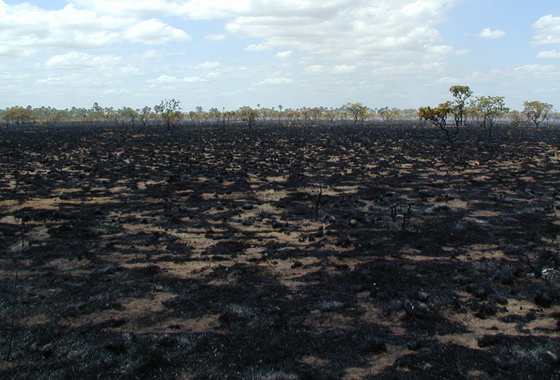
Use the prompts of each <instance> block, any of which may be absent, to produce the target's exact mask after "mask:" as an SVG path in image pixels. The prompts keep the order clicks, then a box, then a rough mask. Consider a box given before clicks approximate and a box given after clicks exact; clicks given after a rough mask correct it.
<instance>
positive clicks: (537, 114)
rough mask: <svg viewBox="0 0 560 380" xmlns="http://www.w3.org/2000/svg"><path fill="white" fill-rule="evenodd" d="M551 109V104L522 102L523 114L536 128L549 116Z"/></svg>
mask: <svg viewBox="0 0 560 380" xmlns="http://www.w3.org/2000/svg"><path fill="white" fill-rule="evenodd" d="M552 108H553V106H552V104H548V103H544V102H539V101H537V100H535V101H525V102H523V114H524V115H525V116H526V117H527V119H529V120H531V121H532V122H533V123H534V124H535V127H536V128H538V127H539V124H540V123H542V122H543V121H545V120H546V119H547V118H548V116H549V114H550V113H551V112H552Z"/></svg>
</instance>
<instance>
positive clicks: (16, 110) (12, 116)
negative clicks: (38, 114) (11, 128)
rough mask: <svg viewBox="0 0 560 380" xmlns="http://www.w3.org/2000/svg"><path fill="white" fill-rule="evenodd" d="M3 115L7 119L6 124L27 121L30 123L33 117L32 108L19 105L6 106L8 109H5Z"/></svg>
mask: <svg viewBox="0 0 560 380" xmlns="http://www.w3.org/2000/svg"><path fill="white" fill-rule="evenodd" d="M3 117H4V120H5V121H6V125H8V124H9V123H10V122H15V123H16V124H18V125H19V124H23V123H26V122H27V123H28V122H30V121H31V120H32V119H33V115H32V108H31V107H27V108H23V107H18V106H15V107H11V108H6V110H4V113H3Z"/></svg>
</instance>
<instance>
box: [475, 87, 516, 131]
mask: <svg viewBox="0 0 560 380" xmlns="http://www.w3.org/2000/svg"><path fill="white" fill-rule="evenodd" d="M471 108H472V109H473V111H474V113H475V114H476V115H477V116H479V117H480V118H481V119H482V121H481V123H480V124H481V126H482V127H484V128H485V129H487V130H488V137H489V138H492V130H493V127H494V123H495V122H496V121H497V120H498V119H499V118H501V117H502V116H503V115H504V114H506V113H507V112H509V108H508V107H506V106H505V103H504V97H503V96H477V97H476V98H475V99H474V101H473V102H471Z"/></svg>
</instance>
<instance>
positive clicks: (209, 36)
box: [203, 34, 227, 42]
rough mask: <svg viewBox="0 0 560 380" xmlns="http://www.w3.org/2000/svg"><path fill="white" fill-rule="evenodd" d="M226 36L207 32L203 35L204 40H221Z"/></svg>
mask: <svg viewBox="0 0 560 380" xmlns="http://www.w3.org/2000/svg"><path fill="white" fill-rule="evenodd" d="M226 37H227V34H207V35H205V36H204V37H203V40H204V41H214V42H216V41H223V40H225V39H226Z"/></svg>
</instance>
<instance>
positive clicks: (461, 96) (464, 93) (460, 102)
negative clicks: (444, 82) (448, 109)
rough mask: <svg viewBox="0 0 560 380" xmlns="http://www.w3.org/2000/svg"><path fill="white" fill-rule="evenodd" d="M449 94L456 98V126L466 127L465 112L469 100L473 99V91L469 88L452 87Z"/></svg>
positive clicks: (454, 110)
mask: <svg viewBox="0 0 560 380" xmlns="http://www.w3.org/2000/svg"><path fill="white" fill-rule="evenodd" d="M449 92H451V95H453V97H454V98H455V103H454V109H453V112H454V115H455V125H456V126H457V127H458V126H460V125H465V110H466V103H467V99H468V98H470V97H471V95H472V91H471V89H470V88H469V86H459V85H457V86H451V87H450V88H449Z"/></svg>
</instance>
